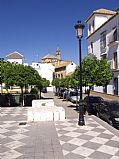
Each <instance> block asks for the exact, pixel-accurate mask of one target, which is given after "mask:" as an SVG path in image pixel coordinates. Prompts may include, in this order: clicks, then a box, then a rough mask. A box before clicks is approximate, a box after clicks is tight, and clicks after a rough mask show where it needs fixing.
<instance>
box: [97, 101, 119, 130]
mask: <svg viewBox="0 0 119 159" xmlns="http://www.w3.org/2000/svg"><path fill="white" fill-rule="evenodd" d="M97 116H99V117H100V118H102V119H103V120H105V121H107V122H108V123H109V124H110V125H112V126H114V127H119V103H118V102H117V101H104V102H102V103H100V105H98V106H97Z"/></svg>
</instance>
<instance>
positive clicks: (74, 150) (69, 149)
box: [55, 117, 119, 159]
mask: <svg viewBox="0 0 119 159" xmlns="http://www.w3.org/2000/svg"><path fill="white" fill-rule="evenodd" d="M85 122H86V124H85V126H78V124H77V123H78V121H77V119H66V120H65V121H62V122H56V123H55V127H56V131H57V133H58V137H59V140H60V144H61V146H62V150H63V155H64V158H65V159H71V158H72V159H119V137H118V136H116V135H115V134H114V133H112V132H111V131H109V130H108V129H106V128H105V127H103V126H102V125H100V124H99V123H98V122H96V121H95V120H94V119H93V118H92V117H88V118H86V119H85Z"/></svg>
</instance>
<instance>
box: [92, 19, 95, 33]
mask: <svg viewBox="0 0 119 159" xmlns="http://www.w3.org/2000/svg"><path fill="white" fill-rule="evenodd" d="M92 28H93V32H94V31H95V22H94V20H93V23H92Z"/></svg>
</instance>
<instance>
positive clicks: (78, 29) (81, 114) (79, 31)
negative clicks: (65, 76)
mask: <svg viewBox="0 0 119 159" xmlns="http://www.w3.org/2000/svg"><path fill="white" fill-rule="evenodd" d="M74 27H75V29H76V37H77V39H78V40H79V67H80V79H79V81H80V102H79V121H78V125H80V126H83V125H85V121H84V111H83V102H82V63H81V38H82V37H83V29H84V27H85V26H84V24H82V23H81V21H77V24H76V25H75V26H74Z"/></svg>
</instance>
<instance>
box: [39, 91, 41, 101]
mask: <svg viewBox="0 0 119 159" xmlns="http://www.w3.org/2000/svg"><path fill="white" fill-rule="evenodd" d="M39 97H40V99H41V89H40V94H39Z"/></svg>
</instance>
